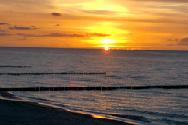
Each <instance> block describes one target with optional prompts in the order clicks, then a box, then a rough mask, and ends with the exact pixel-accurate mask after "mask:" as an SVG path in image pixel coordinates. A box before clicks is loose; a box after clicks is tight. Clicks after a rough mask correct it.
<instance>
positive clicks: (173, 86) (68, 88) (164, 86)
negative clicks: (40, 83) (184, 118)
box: [0, 85, 188, 91]
mask: <svg viewBox="0 0 188 125" xmlns="http://www.w3.org/2000/svg"><path fill="white" fill-rule="evenodd" d="M119 89H128V90H143V89H188V85H159V86H120V87H105V86H97V87H17V88H0V91H112V90H119Z"/></svg>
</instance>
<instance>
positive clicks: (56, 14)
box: [51, 13, 61, 16]
mask: <svg viewBox="0 0 188 125" xmlns="http://www.w3.org/2000/svg"><path fill="white" fill-rule="evenodd" d="M51 15H52V16H61V13H51Z"/></svg>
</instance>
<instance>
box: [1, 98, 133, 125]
mask: <svg viewBox="0 0 188 125" xmlns="http://www.w3.org/2000/svg"><path fill="white" fill-rule="evenodd" d="M0 123H1V125H132V124H130V123H123V122H119V121H114V120H109V119H96V118H92V117H91V116H90V115H83V114H78V113H72V112H68V111H65V110H63V109H56V108H52V107H48V106H43V105H39V104H36V103H31V102H18V101H9V100H1V99H0Z"/></svg>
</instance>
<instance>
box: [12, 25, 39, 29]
mask: <svg viewBox="0 0 188 125" xmlns="http://www.w3.org/2000/svg"><path fill="white" fill-rule="evenodd" d="M9 29H10V30H36V29H39V28H37V27H35V26H11V27H9Z"/></svg>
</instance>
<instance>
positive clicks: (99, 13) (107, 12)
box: [81, 10, 116, 15]
mask: <svg viewBox="0 0 188 125" xmlns="http://www.w3.org/2000/svg"><path fill="white" fill-rule="evenodd" d="M81 12H84V13H88V14H97V15H110V14H116V12H115V11H109V10H81Z"/></svg>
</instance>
